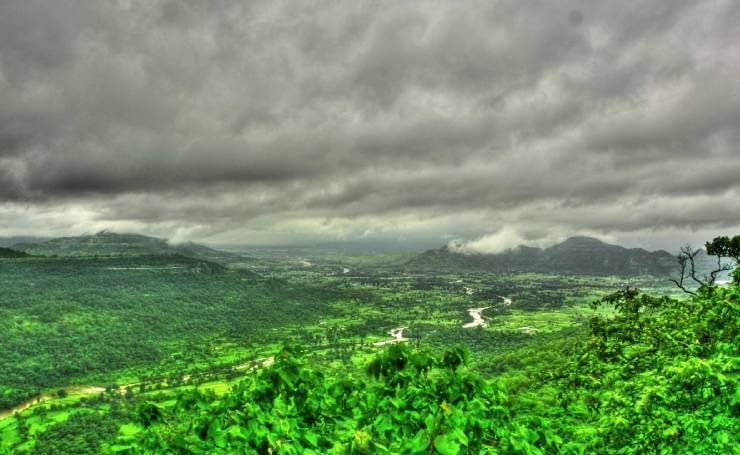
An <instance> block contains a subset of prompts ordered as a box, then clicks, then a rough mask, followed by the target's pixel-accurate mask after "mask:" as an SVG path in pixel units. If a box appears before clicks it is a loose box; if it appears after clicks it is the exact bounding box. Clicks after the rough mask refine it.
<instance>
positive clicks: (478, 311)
mask: <svg viewBox="0 0 740 455" xmlns="http://www.w3.org/2000/svg"><path fill="white" fill-rule="evenodd" d="M499 297H501V299H502V300H503V301H504V303H503V305H504V306H509V305H511V303H512V301H511V299H510V298H508V297H504V296H502V295H500V296H499ZM489 308H491V307H490V306H487V307H482V308H469V309H468V314H470V317H471V318H473V321H472V322H468V323H467V324H465V325H463V328H464V329H471V328H473V327H485V326H486V320H485V319H483V310H487V309H489Z"/></svg>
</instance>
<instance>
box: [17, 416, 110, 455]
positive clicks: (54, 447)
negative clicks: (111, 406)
mask: <svg viewBox="0 0 740 455" xmlns="http://www.w3.org/2000/svg"><path fill="white" fill-rule="evenodd" d="M118 424H119V422H118V419H117V418H116V415H114V414H112V413H108V414H107V415H100V414H98V413H95V412H77V413H74V414H72V416H71V417H70V418H69V419H67V420H65V421H64V422H61V423H58V424H55V425H52V426H51V427H50V428H48V429H47V430H46V431H44V432H43V433H41V434H40V435H38V437H36V442H35V444H34V446H33V449H32V450H31V454H32V455H58V454H68V455H76V454H79V455H86V454H93V453H100V451H101V445H102V443H103V442H104V441H107V440H111V439H112V438H114V437H115V436H116V434H117V433H118Z"/></svg>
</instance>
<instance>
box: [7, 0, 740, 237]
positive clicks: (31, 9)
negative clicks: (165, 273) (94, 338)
mask: <svg viewBox="0 0 740 455" xmlns="http://www.w3.org/2000/svg"><path fill="white" fill-rule="evenodd" d="M738 21H740V5H739V4H738V3H737V2H736V1H733V0H714V1H702V2H697V1H691V0H638V1H634V2H629V4H624V3H623V2H613V1H608V0H603V1H601V0H600V1H585V0H570V1H564V2H545V1H540V0H498V1H470V2H451V1H434V2H414V1H409V2H333V1H320V2H306V3H300V2H293V1H277V2H274V1H271V2H241V1H229V0H220V1H213V2H200V1H179V0H178V1H174V0H173V1H166V0H160V1H146V2H145V1H128V0H119V1H111V2H83V1H75V0H59V1H54V2H50V1H41V0H9V1H6V2H3V3H2V4H0V235H2V234H3V233H23V231H29V230H33V231H34V232H35V233H38V234H69V233H79V232H89V231H93V230H97V229H102V228H108V229H118V230H141V231H146V232H150V233H155V234H161V235H167V236H175V237H178V238H193V239H210V240H216V241H219V240H228V241H240V240H243V241H245V242H250V241H255V242H262V243H269V242H272V241H275V242H286V241H288V242H289V241H302V240H314V239H330V240H333V239H357V238H381V239H399V238H409V237H413V236H420V237H424V238H428V239H432V241H435V240H434V239H438V240H439V242H440V243H441V242H445V241H447V240H449V239H450V238H455V237H462V238H476V237H481V236H482V240H480V241H478V242H477V243H476V244H475V245H481V246H486V245H487V246H491V245H494V248H495V245H498V244H499V243H501V242H504V241H505V242H511V241H513V239H519V240H522V241H534V242H537V241H538V240H543V239H544V240H548V239H550V240H552V239H555V238H558V237H561V236H563V235H567V234H569V233H592V234H597V235H602V236H607V237H608V236H612V237H613V238H616V239H621V238H623V239H626V240H628V241H631V242H633V243H639V242H637V241H636V239H639V238H645V239H649V240H647V241H648V242H653V243H655V244H656V245H657V244H662V243H661V242H660V241H658V240H657V239H659V238H660V236H661V235H663V234H665V235H666V236H670V237H672V238H678V237H681V235H680V232H682V231H684V232H687V233H689V234H687V235H694V234H695V235H700V234H701V235H704V234H705V233H707V232H713V230H726V229H737V228H740V203H739V202H738V201H739V200H740V198H738V194H739V193H740V183H739V180H738V178H737V176H738V175H740V149H738V147H739V146H738V144H740V84H738V80H737V74H740V31H738V27H736V26H735V24H736V23H738ZM42 231H43V232H42ZM692 233H694V234H692ZM640 235H642V236H643V237H640Z"/></svg>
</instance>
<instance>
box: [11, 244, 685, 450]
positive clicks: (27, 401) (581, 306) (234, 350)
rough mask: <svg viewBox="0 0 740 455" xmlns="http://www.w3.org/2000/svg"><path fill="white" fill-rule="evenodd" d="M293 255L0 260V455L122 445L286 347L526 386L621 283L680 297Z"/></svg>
mask: <svg viewBox="0 0 740 455" xmlns="http://www.w3.org/2000/svg"><path fill="white" fill-rule="evenodd" d="M106 236H107V238H106V243H105V245H106V247H105V248H106V251H108V252H110V251H112V248H113V247H112V246H111V245H113V244H114V243H115V242H111V237H110V236H111V234H106ZM130 240H131V238H130V237H127V238H126V242H125V243H126V250H127V251H128V250H129V249H130V248H131V245H130ZM65 242H66V243H65V244H67V245H69V243H70V240H65ZM84 244H85V245H86V246H85V248H88V246H87V245H89V244H90V241H89V240H85V243H84ZM137 248H138V247H137ZM29 251H36V252H38V251H39V250H38V249H36V248H29ZM294 254H295V256H292V255H291V253H290V252H289V251H280V252H279V254H275V253H274V252H269V251H251V252H228V253H225V254H223V255H220V254H218V255H217V256H218V257H228V258H229V260H228V261H225V262H222V263H220V264H219V263H215V262H208V261H205V260H203V259H199V258H198V257H190V256H185V255H183V254H181V253H174V254H173V253H171V252H170V251H167V252H164V253H162V252H158V251H148V252H147V254H144V255H136V254H112V255H111V254H109V255H95V256H83V255H78V254H68V255H62V256H59V255H57V256H54V257H52V256H42V255H38V254H32V255H28V256H25V257H24V256H21V255H13V256H10V255H9V256H8V257H6V258H5V259H2V260H0V287H1V288H2V289H3V293H2V295H0V316H2V317H1V318H0V330H1V332H0V333H3V335H2V337H3V339H2V341H3V342H2V343H1V344H0V353H1V354H2V355H1V356H0V358H2V359H3V361H2V362H0V401H1V403H2V409H3V411H2V413H1V414H0V436H1V439H0V440H1V441H2V445H1V446H0V447H2V450H0V453H2V451H3V450H5V451H12V452H18V453H23V452H30V453H43V452H39V450H40V448H39V447H43V446H44V444H47V445H48V444H51V446H49V447H53V446H54V444H56V443H55V442H54V441H55V440H54V439H53V438H52V439H51V440H50V441H48V442H44V441H46V440H45V439H44V438H41V439H39V438H40V435H43V434H47V432H51V433H48V434H50V435H51V434H53V432H54V431H57V430H58V429H59V428H62V427H64V425H72V423H69V422H74V421H75V419H77V418H80V419H82V418H83V416H84V418H93V417H94V418H95V419H98V420H97V422H98V423H100V424H101V425H102V424H103V422H117V423H116V425H117V426H116V428H117V430H116V431H114V432H113V433H111V434H109V435H108V436H100V435H98V433H95V434H96V435H97V436H95V437H93V440H94V441H95V442H94V444H96V446H97V447H98V448H99V450H101V451H103V452H112V451H121V450H124V451H125V450H127V449H125V448H126V447H133V446H132V444H133V445H135V444H137V441H139V440H140V438H141V437H143V436H144V435H145V434H146V432H147V431H148V430H147V427H146V426H145V425H142V423H141V422H140V420H139V418H138V417H137V415H138V414H137V413H138V412H139V411H137V409H139V408H140V407H141V406H142V405H143V403H151V404H153V405H156V406H158V407H159V408H161V409H170V407H171V406H173V405H175V403H177V400H179V399H180V398H179V397H181V396H183V394H186V393H191V392H192V393H205V394H209V393H212V394H214V395H213V396H214V397H220V396H227V394H228V393H230V392H229V390H230V389H232V388H233V387H236V386H237V385H238V384H240V383H242V381H245V380H246V381H247V382H248V381H250V380H253V379H251V378H255V377H261V376H262V375H263V374H268V372H269V371H271V370H272V369H273V368H275V366H274V364H275V363H276V362H277V364H278V365H282V364H284V362H285V361H287V360H285V358H284V357H283V356H284V355H285V354H284V352H285V349H286V348H285V347H289V348H290V349H293V350H296V351H295V352H300V353H301V354H300V356H301V358H305V359H306V361H307V362H309V363H310V365H311V366H312V367H313V368H321V369H325V370H326V371H329V372H331V373H330V374H331V377H342V376H347V377H353V378H356V377H362V375H363V371H364V365H366V364H367V363H368V362H370V361H372V359H374V358H376V356H378V355H382V352H384V350H386V349H395V348H404V349H413V350H424V351H429V352H433V353H442V352H444V351H445V350H448V349H450V348H451V347H457V348H460V349H464V350H465V351H466V352H467V353H469V360H468V363H467V365H468V368H469V369H470V370H471V371H476V372H478V373H479V374H481V375H483V376H484V377H487V378H490V379H495V380H496V381H498V382H499V383H501V384H508V386H507V387H514V388H519V387H527V386H526V384H528V383H529V382H530V381H531V379H528V377H529V375H530V374H531V373H530V372H531V371H535V370H537V369H541V368H556V367H558V365H559V363H561V362H563V360H562V355H563V354H562V352H563V349H566V350H568V349H571V348H569V347H567V346H569V345H571V344H572V343H574V342H576V341H577V340H579V339H582V338H584V337H586V336H587V331H588V325H589V321H590V320H591V318H593V317H613V316H614V315H615V314H616V313H615V312H616V311H617V309H616V308H615V307H613V306H612V305H600V306H599V307H594V306H593V305H591V304H592V303H593V302H595V301H597V300H599V299H600V298H602V297H604V296H606V295H608V294H610V293H612V292H614V291H617V290H619V289H624V288H625V287H631V288H640V289H642V290H644V291H646V292H649V293H651V294H653V295H662V296H672V297H676V298H679V299H684V298H685V297H684V296H683V295H682V293H681V292H680V290H677V289H676V288H675V287H674V286H672V285H671V284H670V283H669V282H668V281H667V278H665V277H654V276H649V275H636V276H613V275H605V276H594V275H578V274H559V273H554V272H551V273H542V272H517V273H487V272H482V271H478V270H470V269H467V268H463V269H461V270H446V271H444V272H442V273H438V274H434V273H429V272H425V271H419V270H418V269H416V268H415V267H411V268H409V267H408V266H407V264H408V263H409V261H412V262H413V261H414V260H416V257H410V258H409V255H407V254H405V255H397V256H390V257H389V256H388V255H385V254H379V255H372V254H370V255H362V256H355V255H346V254H342V253H338V252H334V251H326V250H316V251H313V252H307V251H304V250H301V251H297V252H295V253H294ZM394 347H395V348H394ZM290 352H294V351H290ZM535 352H536V354H535ZM296 355H297V354H296ZM466 355H467V354H466ZM281 359H282V360H281ZM263 372H264V373H263ZM159 408H158V409H159ZM114 410H115V412H114ZM75 415H79V416H80V417H74V418H73V417H72V416H75ZM90 416H92V417H90ZM95 416H97V417H95ZM100 419H102V420H100ZM106 425H107V423H106ZM90 431H92V432H96V431H97V430H90ZM106 434H107V433H106ZM39 441H42V442H39ZM57 442H58V441H57Z"/></svg>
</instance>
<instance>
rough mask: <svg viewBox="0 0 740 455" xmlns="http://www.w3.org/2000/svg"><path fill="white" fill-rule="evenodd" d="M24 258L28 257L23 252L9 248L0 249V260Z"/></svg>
mask: <svg viewBox="0 0 740 455" xmlns="http://www.w3.org/2000/svg"><path fill="white" fill-rule="evenodd" d="M26 256H28V254H26V253H24V252H23V251H16V250H12V249H10V248H3V247H0V258H23V257H26Z"/></svg>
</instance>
